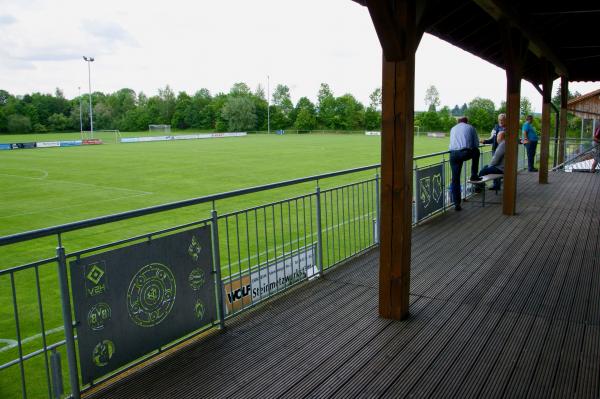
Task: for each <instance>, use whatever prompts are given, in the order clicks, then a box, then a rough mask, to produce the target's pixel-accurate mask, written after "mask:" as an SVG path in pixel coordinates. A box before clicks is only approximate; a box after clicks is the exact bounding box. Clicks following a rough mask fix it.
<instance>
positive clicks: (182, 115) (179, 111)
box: [171, 91, 192, 129]
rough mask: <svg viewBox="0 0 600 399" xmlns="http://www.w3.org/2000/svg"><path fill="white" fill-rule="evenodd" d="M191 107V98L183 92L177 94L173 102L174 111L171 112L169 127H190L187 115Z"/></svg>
mask: <svg viewBox="0 0 600 399" xmlns="http://www.w3.org/2000/svg"><path fill="white" fill-rule="evenodd" d="M191 107H192V99H191V97H190V96H189V95H188V94H187V93H186V92H185V91H182V92H179V94H178V95H177V100H176V102H175V111H174V112H173V117H172V118H171V125H172V126H174V127H176V128H178V129H186V128H188V127H190V126H191V124H190V123H189V118H188V114H189V113H190V112H191V110H190V108H191Z"/></svg>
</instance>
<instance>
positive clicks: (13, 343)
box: [0, 326, 64, 353]
mask: <svg viewBox="0 0 600 399" xmlns="http://www.w3.org/2000/svg"><path fill="white" fill-rule="evenodd" d="M63 330H64V327H63V326H60V327H56V328H52V329H50V330H46V336H48V335H50V334H54V333H57V332H60V331H63ZM41 337H42V333H39V334H35V335H32V336H30V337H27V338H23V339H22V340H21V345H23V344H26V343H28V342H31V341H35V340H36V339H38V338H41ZM0 342H5V343H7V344H8V345H7V346H5V347H2V348H0V353H2V352H6V351H8V350H11V349H14V348H16V347H17V346H19V342H18V341H17V340H16V339H0Z"/></svg>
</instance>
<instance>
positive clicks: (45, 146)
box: [37, 141, 60, 148]
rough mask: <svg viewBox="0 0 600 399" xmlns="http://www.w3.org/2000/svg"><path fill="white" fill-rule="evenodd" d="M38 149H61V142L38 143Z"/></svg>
mask: <svg viewBox="0 0 600 399" xmlns="http://www.w3.org/2000/svg"><path fill="white" fill-rule="evenodd" d="M37 147H38V148H50V147H60V142H58V141H38V142H37Z"/></svg>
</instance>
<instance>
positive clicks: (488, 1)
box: [473, 0, 568, 76]
mask: <svg viewBox="0 0 600 399" xmlns="http://www.w3.org/2000/svg"><path fill="white" fill-rule="evenodd" d="M473 2H474V3H475V4H477V5H478V6H479V7H481V9H482V10H484V11H485V12H486V13H487V14H488V15H490V16H491V17H492V18H494V19H495V20H497V21H499V20H502V19H505V20H507V21H509V22H510V24H511V25H512V26H513V27H515V28H516V29H518V30H519V31H521V33H522V34H523V36H525V38H526V39H527V40H528V41H529V49H530V50H531V52H532V53H533V54H535V55H536V57H538V58H545V59H547V60H548V61H550V63H551V64H552V65H553V66H554V69H555V72H556V73H557V74H558V75H561V76H567V75H568V70H567V67H566V66H565V64H564V63H563V62H562V60H561V59H560V58H559V57H558V56H557V55H556V54H555V53H554V51H552V49H551V48H550V47H549V46H548V45H547V44H546V43H545V42H544V41H543V40H542V39H541V38H540V37H539V36H538V35H537V34H536V33H535V32H533V31H532V30H531V29H529V28H528V27H527V23H526V22H525V21H524V20H523V19H522V18H521V17H519V16H518V15H517V14H515V13H513V12H512V11H511V10H510V9H509V7H508V6H507V5H506V3H505V2H503V1H501V0H473Z"/></svg>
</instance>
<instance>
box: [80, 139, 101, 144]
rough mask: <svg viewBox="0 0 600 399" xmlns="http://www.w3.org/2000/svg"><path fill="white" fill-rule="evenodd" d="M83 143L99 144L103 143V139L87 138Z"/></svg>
mask: <svg viewBox="0 0 600 399" xmlns="http://www.w3.org/2000/svg"><path fill="white" fill-rule="evenodd" d="M81 144H83V145H98V144H102V140H100V139H87V140H83V141H82V143H81Z"/></svg>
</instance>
